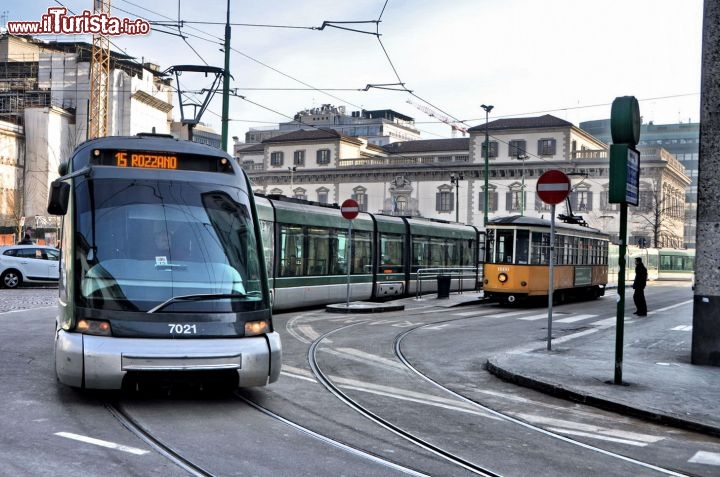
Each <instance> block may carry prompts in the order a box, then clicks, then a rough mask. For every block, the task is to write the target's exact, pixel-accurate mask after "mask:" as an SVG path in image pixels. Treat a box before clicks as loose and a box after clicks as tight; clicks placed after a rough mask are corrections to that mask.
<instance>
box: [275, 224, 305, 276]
mask: <svg viewBox="0 0 720 477" xmlns="http://www.w3.org/2000/svg"><path fill="white" fill-rule="evenodd" d="M304 256H305V247H304V244H303V230H302V227H299V226H293V225H281V226H280V276H281V277H294V276H298V275H302V268H303V257H304Z"/></svg>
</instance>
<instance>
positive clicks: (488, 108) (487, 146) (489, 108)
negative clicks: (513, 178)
mask: <svg viewBox="0 0 720 477" xmlns="http://www.w3.org/2000/svg"><path fill="white" fill-rule="evenodd" d="M480 107H481V108H483V109H484V110H485V147H484V149H485V174H484V176H485V192H484V196H483V197H484V198H485V200H484V203H483V213H484V219H483V225H485V226H486V227H487V224H488V200H489V197H490V196H489V193H488V189H489V187H490V184H489V183H488V175H489V173H490V171H489V169H490V166H489V164H488V159H489V157H490V135H489V134H488V118H489V114H490V111H492V109H493V106H492V105H487V104H483V105H481V106H480ZM485 258H487V253H486V257H485Z"/></svg>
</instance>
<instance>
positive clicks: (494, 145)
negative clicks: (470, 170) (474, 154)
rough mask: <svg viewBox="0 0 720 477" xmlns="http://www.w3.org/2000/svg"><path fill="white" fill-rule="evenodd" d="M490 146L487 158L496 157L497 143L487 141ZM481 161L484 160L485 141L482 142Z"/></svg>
mask: <svg viewBox="0 0 720 477" xmlns="http://www.w3.org/2000/svg"><path fill="white" fill-rule="evenodd" d="M488 143H489V144H490V155H489V156H488V157H498V143H497V141H488ZM482 152H483V155H482V157H483V159H484V158H485V141H483V142H482Z"/></svg>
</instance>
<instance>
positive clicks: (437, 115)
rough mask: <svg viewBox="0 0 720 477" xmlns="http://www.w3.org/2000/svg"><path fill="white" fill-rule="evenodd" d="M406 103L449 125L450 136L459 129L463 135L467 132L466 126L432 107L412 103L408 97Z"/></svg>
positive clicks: (453, 135)
mask: <svg viewBox="0 0 720 477" xmlns="http://www.w3.org/2000/svg"><path fill="white" fill-rule="evenodd" d="M407 103H408V104H412V105H413V106H415V107H416V108H417V109H419V110H420V111H422V112H423V113H425V114H427V115H428V116H430V117H432V118H435V119H437V120H439V121H442V122H443V123H445V124H447V125H448V126H450V128H452V137H455V136H456V135H457V132H458V131H460V132H461V133H462V135H463V137H464V136H465V135H466V134H467V128H466V127H465V126H463V125H462V124H460V123H459V122H457V121H453V120H452V119H450V118H449V117H447V116H445V115H444V114H441V113H439V112H437V111H435V110H434V109H432V108H429V107H427V106H425V105H422V104H416V103H413V102H412V101H410V100H409V99H408V100H407Z"/></svg>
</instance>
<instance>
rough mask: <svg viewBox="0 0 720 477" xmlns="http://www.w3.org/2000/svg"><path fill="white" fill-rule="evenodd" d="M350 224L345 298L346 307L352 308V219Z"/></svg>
mask: <svg viewBox="0 0 720 477" xmlns="http://www.w3.org/2000/svg"><path fill="white" fill-rule="evenodd" d="M348 222H350V224H349V225H348V255H347V259H346V260H347V263H346V268H347V298H346V300H345V308H350V265H351V264H352V220H349V221H348Z"/></svg>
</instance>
